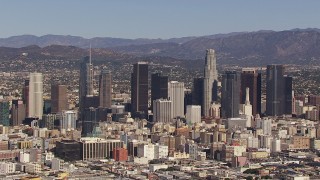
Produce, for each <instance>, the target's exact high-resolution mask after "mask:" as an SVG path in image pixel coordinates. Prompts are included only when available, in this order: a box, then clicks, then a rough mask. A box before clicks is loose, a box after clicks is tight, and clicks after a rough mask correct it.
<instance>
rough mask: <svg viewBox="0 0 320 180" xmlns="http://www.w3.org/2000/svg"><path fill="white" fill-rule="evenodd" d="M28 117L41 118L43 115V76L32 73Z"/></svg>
mask: <svg viewBox="0 0 320 180" xmlns="http://www.w3.org/2000/svg"><path fill="white" fill-rule="evenodd" d="M28 103H29V104H28V117H38V118H41V117H42V114H43V76H42V73H30V80H29V100H28Z"/></svg>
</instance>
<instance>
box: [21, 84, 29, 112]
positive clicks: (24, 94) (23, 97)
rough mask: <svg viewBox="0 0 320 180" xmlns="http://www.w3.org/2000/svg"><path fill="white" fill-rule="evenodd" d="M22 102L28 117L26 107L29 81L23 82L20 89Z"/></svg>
mask: <svg viewBox="0 0 320 180" xmlns="http://www.w3.org/2000/svg"><path fill="white" fill-rule="evenodd" d="M22 101H23V103H24V104H25V105H26V114H25V116H26V117H27V116H28V115H29V112H28V105H29V79H26V80H24V86H23V89H22Z"/></svg>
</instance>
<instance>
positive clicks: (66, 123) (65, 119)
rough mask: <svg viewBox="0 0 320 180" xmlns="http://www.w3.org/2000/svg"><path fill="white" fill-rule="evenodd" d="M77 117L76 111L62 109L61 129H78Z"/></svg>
mask: <svg viewBox="0 0 320 180" xmlns="http://www.w3.org/2000/svg"><path fill="white" fill-rule="evenodd" d="M77 119H78V117H77V112H76V111H62V112H61V114H60V130H62V129H64V130H72V129H76V122H77Z"/></svg>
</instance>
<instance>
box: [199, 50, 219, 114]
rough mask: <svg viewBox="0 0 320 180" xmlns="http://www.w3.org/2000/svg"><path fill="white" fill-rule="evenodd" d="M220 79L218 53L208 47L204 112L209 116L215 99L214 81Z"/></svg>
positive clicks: (205, 69) (204, 83)
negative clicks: (217, 61) (217, 64)
mask: <svg viewBox="0 0 320 180" xmlns="http://www.w3.org/2000/svg"><path fill="white" fill-rule="evenodd" d="M217 80H218V72H217V68H216V55H215V51H214V50H213V49H207V51H206V59H205V67H204V80H203V85H204V88H203V90H204V93H203V105H202V107H203V113H204V116H209V109H210V107H211V103H212V101H213V92H214V90H213V83H214V81H217Z"/></svg>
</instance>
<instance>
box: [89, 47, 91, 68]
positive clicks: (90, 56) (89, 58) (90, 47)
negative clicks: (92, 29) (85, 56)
mask: <svg viewBox="0 0 320 180" xmlns="http://www.w3.org/2000/svg"><path fill="white" fill-rule="evenodd" d="M89 62H90V64H91V43H90V55H89Z"/></svg>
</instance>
